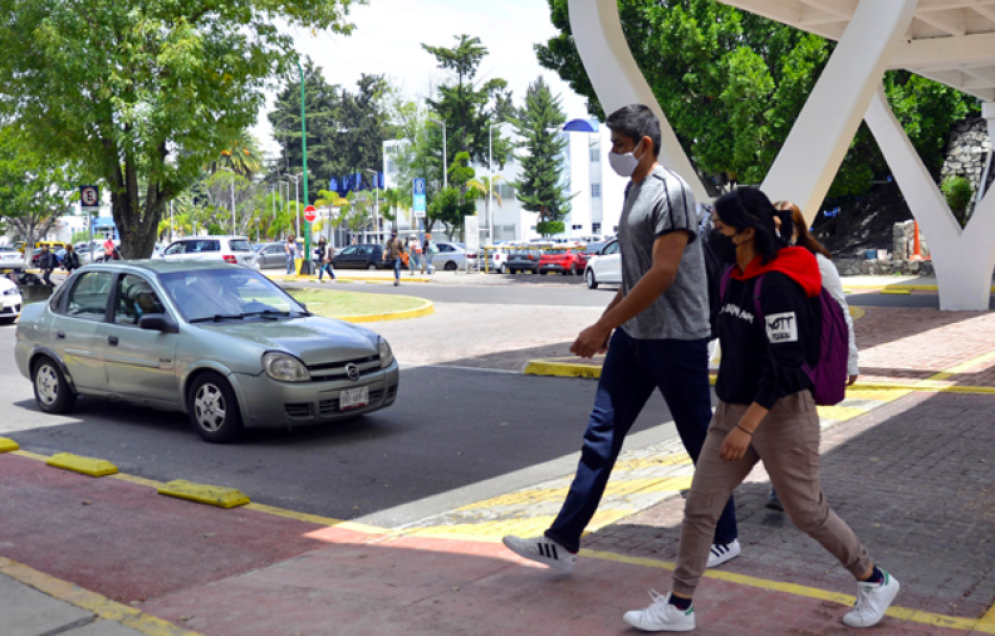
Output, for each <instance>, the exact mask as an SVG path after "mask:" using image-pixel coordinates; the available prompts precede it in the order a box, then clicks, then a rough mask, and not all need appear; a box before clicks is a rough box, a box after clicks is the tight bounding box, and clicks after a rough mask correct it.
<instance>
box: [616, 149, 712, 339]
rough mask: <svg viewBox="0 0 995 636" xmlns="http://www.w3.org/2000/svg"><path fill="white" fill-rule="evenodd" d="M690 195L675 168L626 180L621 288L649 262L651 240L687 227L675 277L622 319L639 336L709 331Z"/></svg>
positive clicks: (632, 283)
mask: <svg viewBox="0 0 995 636" xmlns="http://www.w3.org/2000/svg"><path fill="white" fill-rule="evenodd" d="M696 209H697V208H696V205H695V201H694V195H693V194H692V193H691V190H690V188H688V185H687V183H685V182H684V180H683V179H681V178H680V177H679V176H678V175H677V174H676V173H674V172H673V171H671V170H667V169H666V168H664V167H662V166H659V165H658V166H656V167H655V168H654V169H653V171H652V172H651V173H650V174H649V175H647V177H646V178H645V179H643V181H642V182H641V183H635V182H633V183H631V184H630V186H629V191H628V195H627V196H626V199H625V207H623V208H622V218H621V220H620V221H619V226H618V245H619V251H620V252H621V254H622V291H623V293H625V294H628V293H629V292H630V291H632V288H633V287H635V286H636V283H638V282H639V280H640V279H641V278H642V277H643V276H644V275H645V274H646V272H648V271H649V270H650V269H651V268H652V266H653V243H654V242H655V241H656V239H658V238H659V237H661V236H663V235H665V234H669V233H670V232H676V231H686V232H687V233H688V234H689V238H688V245H687V247H686V248H685V249H684V255H683V256H682V257H681V263H680V265H679V266H678V268H677V277H676V278H675V279H674V284H673V285H671V286H670V288H669V289H667V291H665V292H664V293H663V294H662V295H661V296H660V297H659V298H657V299H656V300H655V301H654V302H653V304H652V305H650V306H649V307H647V308H646V309H644V310H643V311H642V313H640V314H639V315H637V316H636V317H635V318H633V319H631V320H630V321H629V322H627V323H625V324H624V325H622V328H623V329H625V332H626V333H627V334H629V335H630V336H632V337H633V338H636V339H638V340H662V339H671V340H700V339H702V338H707V337H708V336H709V334H710V333H711V328H710V326H709V322H708V320H709V318H708V277H707V274H706V272H705V257H704V253H703V252H702V248H701V241H699V240H697V239H698V215H697V212H696Z"/></svg>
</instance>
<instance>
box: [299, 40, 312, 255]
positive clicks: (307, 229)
mask: <svg viewBox="0 0 995 636" xmlns="http://www.w3.org/2000/svg"><path fill="white" fill-rule="evenodd" d="M297 68H298V70H300V72H301V153H302V154H303V156H304V205H305V206H308V205H311V203H310V202H309V201H308V190H307V108H306V104H305V101H304V67H303V66H301V58H300V56H298V57H297ZM299 223H300V221H298V224H299ZM298 227H299V225H298ZM298 231H299V230H298ZM311 265H312V262H311V224H310V223H308V222H307V221H304V261H303V262H302V263H301V274H313V273H314V268H313V267H312V266H311Z"/></svg>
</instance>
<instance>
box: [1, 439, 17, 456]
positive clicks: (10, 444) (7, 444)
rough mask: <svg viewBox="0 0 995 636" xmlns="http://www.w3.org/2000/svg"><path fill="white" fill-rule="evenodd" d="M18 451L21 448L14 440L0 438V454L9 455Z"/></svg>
mask: <svg viewBox="0 0 995 636" xmlns="http://www.w3.org/2000/svg"><path fill="white" fill-rule="evenodd" d="M20 449H21V446H20V445H19V444H18V443H17V442H15V441H14V440H12V439H7V438H6V437H0V453H9V452H11V451H16V450H20Z"/></svg>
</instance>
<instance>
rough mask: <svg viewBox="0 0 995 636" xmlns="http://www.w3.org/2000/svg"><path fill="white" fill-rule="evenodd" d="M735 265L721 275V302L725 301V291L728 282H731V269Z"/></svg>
mask: <svg viewBox="0 0 995 636" xmlns="http://www.w3.org/2000/svg"><path fill="white" fill-rule="evenodd" d="M733 267H736V266H735V265H730V266H729V267H728V268H726V271H725V272H723V273H722V279H721V280H720V281H719V300H720V301H723V300H725V299H726V289H727V288H728V287H729V281H730V280H732V268H733Z"/></svg>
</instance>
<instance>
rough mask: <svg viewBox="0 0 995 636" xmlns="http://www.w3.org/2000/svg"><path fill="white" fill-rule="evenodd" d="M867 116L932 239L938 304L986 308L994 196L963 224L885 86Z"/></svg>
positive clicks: (994, 248)
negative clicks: (892, 108)
mask: <svg viewBox="0 0 995 636" xmlns="http://www.w3.org/2000/svg"><path fill="white" fill-rule="evenodd" d="M866 121H867V125H868V126H869V127H870V129H871V133H872V134H873V135H874V138H875V139H876V140H877V142H878V146H879V147H880V148H881V152H882V153H883V154H884V158H885V160H886V161H887V162H888V166H889V167H890V168H891V171H892V174H893V175H894V177H895V180H896V181H897V182H898V186H899V188H901V190H902V194H903V195H904V196H905V200H906V201H907V202H908V204H909V208H910V209H911V210H912V214H913V216H915V218H916V221H918V222H919V227H920V229H921V230H922V233H923V235H924V236H926V238H927V239H928V241H929V251H930V254H931V255H932V258H933V268H934V269H935V270H936V278H937V283H938V284H939V287H940V309H943V310H947V311H958V310H959V311H985V310H987V309H988V303H989V298H990V296H991V287H992V272H993V270H995V197H992V196H986V197H985V198H984V199H982V201H981V203H980V204H978V207H977V208H976V209H975V211H974V214H973V215H972V216H971V219H970V221H968V224H967V227H966V228H963V229H962V228H961V226H960V223H958V222H957V219H956V218H954V215H953V213H952V212H951V211H950V207H949V206H948V205H947V201H946V199H945V198H944V197H943V194H942V193H941V192H940V189H939V188H938V187H937V185H936V183H935V182H934V181H933V177H932V175H930V174H929V170H927V169H926V166H925V164H923V162H922V159H921V158H920V157H919V155H918V153H917V152H916V149H915V147H914V146H913V145H912V142H911V141H910V140H909V138H908V135H906V134H905V130H904V129H903V128H902V125H901V124H900V123H899V122H898V120H897V119H896V118H895V114H894V113H893V112H892V110H891V106H889V105H888V99H887V97H885V94H884V89H883V88H881V87H879V88H878V90H877V92H876V93H875V94H874V96H873V97H872V100H871V103H870V107H869V108H868V110H867V116H866Z"/></svg>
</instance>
